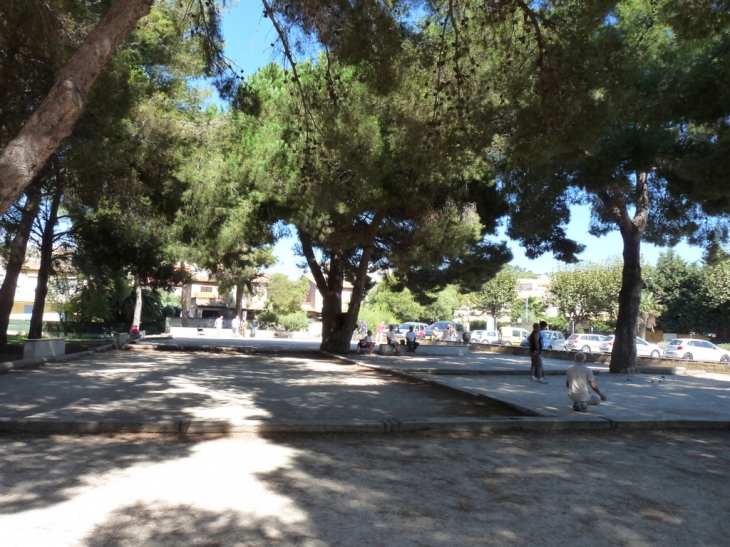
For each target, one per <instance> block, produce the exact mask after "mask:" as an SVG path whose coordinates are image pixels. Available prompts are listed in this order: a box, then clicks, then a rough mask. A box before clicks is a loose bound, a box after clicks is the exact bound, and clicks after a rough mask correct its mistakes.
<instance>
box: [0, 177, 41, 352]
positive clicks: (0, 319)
mask: <svg viewBox="0 0 730 547" xmlns="http://www.w3.org/2000/svg"><path fill="white" fill-rule="evenodd" d="M42 185H43V181H42V177H40V176H39V177H38V178H37V179H36V180H35V181H34V182H33V184H32V185H31V186H30V187H28V190H27V192H26V198H25V205H24V206H23V212H22V216H21V219H20V225H19V226H18V231H17V233H16V234H15V237H14V238H13V241H12V243H11V244H10V254H9V256H8V263H7V265H6V267H5V279H4V280H3V284H2V286H0V347H4V346H5V345H6V344H7V343H8V325H10V314H11V313H12V311H13V302H14V301H15V289H17V287H18V276H19V275H20V271H21V270H22V269H23V262H25V250H26V248H27V247H28V239H29V238H30V232H31V230H32V229H33V222H34V221H35V217H36V215H37V214H38V208H39V207H40V203H41V187H42Z"/></svg>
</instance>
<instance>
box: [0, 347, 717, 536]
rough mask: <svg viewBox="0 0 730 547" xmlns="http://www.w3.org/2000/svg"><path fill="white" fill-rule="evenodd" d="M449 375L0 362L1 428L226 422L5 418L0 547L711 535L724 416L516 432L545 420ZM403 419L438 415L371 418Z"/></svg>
mask: <svg viewBox="0 0 730 547" xmlns="http://www.w3.org/2000/svg"><path fill="white" fill-rule="evenodd" d="M429 366H434V363H431V364H430V365H429ZM500 366H502V365H500ZM525 379H526V378H525ZM553 380H554V381H553ZM465 381H466V379H464V378H463V377H462V378H460V379H459V382H461V383H463V382H465ZM637 381H638V380H637ZM713 381H714V380H713ZM489 382H494V378H490V380H489ZM510 382H514V378H511V379H510ZM677 382H678V383H677V386H679V385H681V382H679V381H677ZM599 383H600V378H599ZM489 385H491V384H483V385H482V387H481V388H480V389H481V390H484V389H488V388H487V387H484V386H489ZM509 385H512V384H509ZM558 385H559V380H558V379H551V384H550V386H548V387H550V388H551V389H554V390H557V389H558ZM688 385H690V387H691V386H692V385H693V384H688ZM448 387H449V389H446V388H443V387H439V386H438V385H433V384H432V383H429V382H424V381H420V380H419V379H418V378H409V377H407V376H404V375H401V374H399V375H392V374H388V373H387V372H386V371H382V370H370V369H368V368H365V367H361V366H357V365H355V364H353V363H351V362H342V361H337V360H333V359H330V358H328V357H326V356H323V355H321V354H314V353H308V352H299V353H296V352H292V353H290V354H283V353H279V354H276V355H265V354H210V353H202V352H124V351H110V352H105V353H100V354H98V355H95V356H86V357H83V358H81V359H78V360H75V361H69V362H64V363H57V364H52V365H51V364H49V365H46V366H44V367H42V368H39V369H34V370H21V371H17V372H12V373H9V374H4V375H0V418H2V420H0V428H2V427H3V424H9V423H11V422H12V423H15V424H16V425H17V424H18V423H20V422H23V423H35V424H53V423H61V422H63V423H66V424H69V423H87V424H88V423H90V422H94V423H106V424H129V423H132V422H134V423H142V422H147V423H167V422H175V421H178V420H183V421H190V422H192V423H195V422H196V421H201V423H202V422H205V423H221V422H225V423H227V424H231V426H232V427H231V428H230V429H229V430H228V431H225V432H219V433H215V430H213V429H211V430H210V431H208V432H205V431H203V433H202V434H185V435H181V434H148V433H133V432H127V431H124V429H123V427H120V428H119V430H118V431H111V430H110V432H107V433H103V434H94V435H54V434H46V435H30V434H28V433H23V432H19V431H15V432H7V430H8V429H12V428H10V427H6V432H5V433H4V434H0V461H2V466H0V538H1V539H0V545H2V547H15V546H23V547H28V546H44V547H45V546H109V547H111V546H114V547H121V546H142V545H144V546H178V545H179V546H183V545H184V546H187V545H204V546H211V547H212V546H229V545H230V546H244V545H245V546H249V545H254V546H258V545H262V546H263V545H287V546H288V545H297V546H298V545H306V546H310V545H311V546H330V545H332V546H334V545H343V546H345V545H346V546H350V545H352V546H361V545H378V546H379V545H383V546H390V545H395V546H401V545H403V546H410V545H413V546H416V545H418V546H444V547H446V546H459V545H515V546H523V545H528V546H531V545H534V546H544V545H556V546H557V545H560V546H563V545H565V546H573V545H575V546H579V545H580V546H583V545H586V544H595V545H626V546H649V545H656V546H660V545H661V546H666V545H678V546H684V545H692V546H695V545H702V546H705V545H706V546H725V545H727V544H728V539H727V538H728V537H730V525H729V524H728V519H727V517H726V515H727V513H728V510H730V501H729V500H730V497H729V496H728V495H727V493H726V489H727V485H728V484H730V481H729V480H728V479H729V478H730V477H729V476H728V475H729V473H730V471H728V470H729V469H730V450H728V448H729V446H728V445H729V441H730V433H729V432H728V430H727V429H723V427H722V425H721V424H719V425H718V426H717V427H716V428H714V429H704V428H703V429H687V428H682V429H672V428H667V429H661V428H657V429H621V427H619V428H600V429H598V428H597V429H591V428H588V427H587V426H586V425H585V424H586V423H591V424H592V423H593V422H585V423H583V424H582V425H581V426H580V427H579V428H572V427H570V428H564V429H560V428H558V429H556V428H555V427H554V426H550V427H548V428H543V430H540V429H539V428H537V427H536V426H535V428H534V429H530V427H528V426H527V425H526V426H525V427H521V426H520V424H522V422H520V421H519V420H523V419H525V420H530V422H529V423H532V422H537V423H540V420H544V419H546V418H542V417H540V416H537V417H535V416H532V417H529V416H528V417H525V416H519V415H518V414H519V413H516V412H515V410H514V406H512V405H510V404H500V402H499V400H497V399H491V398H488V397H474V396H473V395H474V394H469V393H463V392H459V391H458V390H457V389H454V388H453V387H454V386H448ZM543 387H545V386H543ZM510 389H514V388H510ZM530 389H532V387H530ZM627 389H628V388H627ZM673 389H675V390H678V389H679V388H678V387H673ZM718 389H720V388H717V387H716V386H715V387H713V390H714V391H717V390H718ZM645 391H646V393H647V396H649V397H651V396H655V395H656V393H655V392H652V391H651V390H650V389H646V390H645ZM642 393H643V392H642ZM539 395H540V394H539V393H537V395H535V396H536V397H539ZM543 395H544V396H546V397H547V394H543ZM610 395H611V394H610V392H609V397H610ZM680 395H681V392H679V391H677V396H678V397H679V396H680ZM541 404H542V407H541V406H540V405H541ZM536 408H538V409H539V408H543V409H544V408H550V405H547V406H546V405H545V404H543V403H540V402H539V401H538V402H537V403H536ZM592 418H593V419H595V418H596V416H593V417H592ZM547 419H548V420H553V419H564V420H566V421H570V420H573V417H572V416H569V415H568V416H562V415H559V416H557V417H556V418H547ZM418 420H420V421H421V423H422V424H436V425H435V426H434V427H427V426H423V427H421V428H420V429H417V430H416V429H413V430H405V429H401V430H396V429H393V428H390V429H389V428H388V424H390V423H392V422H397V423H399V424H408V423H416V422H417V421H418ZM509 420H517V421H515V422H510V423H513V427H511V428H505V427H502V426H501V427H497V428H494V429H489V427H482V426H479V427H465V424H466V425H469V424H472V425H473V424H474V423H479V424H482V423H489V422H490V421H495V422H497V423H505V422H506V421H509ZM328 423H329V424H335V425H338V424H339V427H340V428H339V430H338V429H337V428H334V429H332V430H329V431H330V432H327V431H328V430H327V429H326V428H324V426H323V425H322V424H328ZM524 423H525V424H528V422H524ZM548 423H552V422H548ZM571 423H572V422H571ZM277 424H278V425H281V424H283V425H285V426H286V427H284V428H283V429H277ZM312 424H315V425H317V424H319V426H320V427H321V429H320V430H319V431H321V432H318V433H315V432H313V431H316V429H312ZM343 424H344V425H343ZM363 424H364V425H363ZM368 424H371V425H372V424H380V429H377V428H369V426H368ZM444 424H445V425H444ZM449 424H451V426H453V427H450V426H449ZM297 425H300V426H301V430H300V431H297V429H296V427H295V426H297ZM345 426H347V427H345ZM366 426H367V427H366ZM383 426H385V428H384V429H383ZM348 427H350V429H348ZM705 427H707V424H705ZM280 431H287V433H282V432H280Z"/></svg>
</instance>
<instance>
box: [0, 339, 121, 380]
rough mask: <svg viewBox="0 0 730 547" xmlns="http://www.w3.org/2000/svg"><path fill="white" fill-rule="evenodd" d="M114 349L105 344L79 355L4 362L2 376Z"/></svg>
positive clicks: (0, 367)
mask: <svg viewBox="0 0 730 547" xmlns="http://www.w3.org/2000/svg"><path fill="white" fill-rule="evenodd" d="M112 348H114V344H105V345H103V346H99V347H98V348H94V349H90V350H87V351H79V352H77V353H67V354H66V355H56V356H54V357H42V358H40V359H19V360H17V361H4V362H2V363H0V374H4V373H6V372H11V371H13V370H24V369H34V368H39V367H41V366H43V365H45V364H47V363H59V362H63V361H72V360H73V359H79V358H80V357H85V356H87V355H93V354H95V353H99V352H101V351H107V350H110V349H112Z"/></svg>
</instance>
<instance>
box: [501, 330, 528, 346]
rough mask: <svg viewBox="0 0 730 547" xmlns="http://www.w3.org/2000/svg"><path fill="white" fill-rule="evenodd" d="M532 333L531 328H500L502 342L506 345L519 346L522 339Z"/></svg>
mask: <svg viewBox="0 0 730 547" xmlns="http://www.w3.org/2000/svg"><path fill="white" fill-rule="evenodd" d="M528 334H530V331H529V330H525V329H521V328H519V327H502V328H501V329H499V335H500V337H501V338H502V344H504V345H505V346H519V345H520V342H522V339H523V338H525V337H526V336H527V335H528Z"/></svg>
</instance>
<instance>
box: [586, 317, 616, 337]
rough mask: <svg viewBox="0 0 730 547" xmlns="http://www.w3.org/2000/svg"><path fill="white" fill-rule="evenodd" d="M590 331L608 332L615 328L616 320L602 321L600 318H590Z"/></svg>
mask: <svg viewBox="0 0 730 547" xmlns="http://www.w3.org/2000/svg"><path fill="white" fill-rule="evenodd" d="M589 325H590V326H591V328H592V329H593V331H592V332H600V333H604V334H610V333H612V332H614V331H615V330H616V321H603V320H601V319H592V320H591V321H590V323H589Z"/></svg>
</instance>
